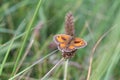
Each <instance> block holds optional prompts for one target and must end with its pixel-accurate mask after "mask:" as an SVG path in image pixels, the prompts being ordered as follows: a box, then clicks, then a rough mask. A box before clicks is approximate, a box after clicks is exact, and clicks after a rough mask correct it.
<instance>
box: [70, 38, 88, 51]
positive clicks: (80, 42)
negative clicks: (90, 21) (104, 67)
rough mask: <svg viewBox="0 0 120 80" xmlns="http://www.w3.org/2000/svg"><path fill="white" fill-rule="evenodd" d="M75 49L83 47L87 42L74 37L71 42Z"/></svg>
mask: <svg viewBox="0 0 120 80" xmlns="http://www.w3.org/2000/svg"><path fill="white" fill-rule="evenodd" d="M71 45H73V46H74V47H75V48H76V49H79V48H83V47H85V46H86V45H87V42H86V41H85V40H83V39H81V38H74V39H73V40H72V42H71Z"/></svg>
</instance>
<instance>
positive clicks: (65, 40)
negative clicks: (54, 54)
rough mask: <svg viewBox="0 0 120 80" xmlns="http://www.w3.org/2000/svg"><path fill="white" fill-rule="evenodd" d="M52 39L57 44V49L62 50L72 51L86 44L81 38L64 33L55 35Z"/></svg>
mask: <svg viewBox="0 0 120 80" xmlns="http://www.w3.org/2000/svg"><path fill="white" fill-rule="evenodd" d="M54 41H55V43H56V44H57V45H58V49H59V50H60V51H62V52H72V51H75V50H77V49H79V48H83V47H85V46H86V45H87V42H86V41H85V40H83V39H81V38H73V37H72V36H70V35H66V34H58V35H55V36H54Z"/></svg>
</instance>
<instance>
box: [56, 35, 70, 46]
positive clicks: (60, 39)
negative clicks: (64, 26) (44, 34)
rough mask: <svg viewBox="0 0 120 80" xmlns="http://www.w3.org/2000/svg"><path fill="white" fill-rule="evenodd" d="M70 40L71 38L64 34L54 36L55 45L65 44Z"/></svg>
mask: <svg viewBox="0 0 120 80" xmlns="http://www.w3.org/2000/svg"><path fill="white" fill-rule="evenodd" d="M70 39H71V36H69V35H65V34H58V35H55V36H54V41H55V42H56V43H57V44H60V43H67V42H68V41H69V40H70Z"/></svg>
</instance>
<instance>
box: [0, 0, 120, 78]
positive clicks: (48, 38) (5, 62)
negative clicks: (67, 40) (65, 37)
mask: <svg viewBox="0 0 120 80" xmlns="http://www.w3.org/2000/svg"><path fill="white" fill-rule="evenodd" d="M119 5H120V1H119V0H23V1H22V0H21V1H20V0H16V1H15V0H1V1H0V80H8V79H10V80H14V79H20V80H23V79H25V80H26V78H29V79H33V80H39V79H41V78H43V76H45V75H46V74H47V72H48V71H50V70H51V69H52V68H54V65H55V64H56V62H58V61H59V60H60V59H61V58H62V56H61V52H56V54H55V53H53V54H52V53H51V52H54V50H55V49H54V46H53V45H52V44H51V42H53V36H54V35H55V34H59V33H64V23H65V22H64V21H65V15H66V14H67V13H68V12H69V11H71V12H72V13H73V15H74V17H75V33H76V36H78V37H81V38H83V39H85V40H86V41H87V43H88V45H87V46H86V47H85V48H82V49H79V50H78V51H77V52H76V55H75V56H74V57H73V58H71V59H70V60H69V61H68V65H67V62H66V63H65V62H64V61H63V64H62V65H58V66H57V67H56V68H54V70H53V71H52V72H51V74H49V75H48V76H47V78H48V79H51V80H63V79H64V80H65V77H67V80H70V79H71V80H82V79H84V80H86V79H87V74H88V67H89V59H90V55H91V53H92V50H93V47H94V45H95V44H96V42H97V41H98V40H99V39H100V37H101V36H103V35H104V34H105V33H107V31H109V30H110V31H109V32H108V33H107V35H106V36H104V38H103V39H102V40H101V41H100V43H99V44H98V46H97V47H96V49H95V52H94V55H93V62H92V66H91V67H92V68H91V70H92V71H91V74H90V79H89V80H110V79H111V80H119V79H120V70H119V66H120V63H119V61H120V49H119V48H120V26H119V25H120V6H119ZM40 22H42V23H43V26H42V28H41V29H40V30H39V34H38V36H37V37H33V35H34V29H35V27H36V25H38V23H40ZM111 28H112V29H111ZM32 40H33V44H32V47H31V48H30V50H28V49H27V48H28V47H29V46H28V45H29V44H30V43H31V41H32ZM50 46H52V47H50ZM27 51H28V52H27ZM25 54H27V56H25ZM51 54H52V55H51ZM22 58H23V59H24V60H23V62H22V65H19V64H20V61H21V60H22ZM37 61H39V62H37ZM70 61H71V62H72V64H69V62H70ZM64 63H65V64H64ZM66 66H67V67H66ZM79 66H82V69H81V68H79ZM18 67H20V68H19V69H18V70H17V68H18ZM64 68H65V69H64ZM64 70H65V71H64Z"/></svg>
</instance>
